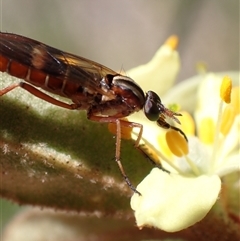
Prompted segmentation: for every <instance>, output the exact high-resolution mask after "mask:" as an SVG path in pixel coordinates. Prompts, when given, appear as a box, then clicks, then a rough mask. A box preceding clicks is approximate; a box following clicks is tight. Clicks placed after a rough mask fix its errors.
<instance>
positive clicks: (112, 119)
mask: <svg viewBox="0 0 240 241" xmlns="http://www.w3.org/2000/svg"><path fill="white" fill-rule="evenodd" d="M88 119H89V120H92V121H97V122H105V123H115V124H116V126H117V133H116V152H115V161H116V162H117V165H118V167H119V169H120V172H121V174H122V176H123V178H124V180H125V181H126V183H127V185H128V186H129V187H130V188H131V189H132V190H133V191H134V192H135V193H137V194H138V195H140V196H141V193H140V192H139V191H137V190H136V188H135V187H134V186H133V185H132V183H131V182H130V180H129V178H128V176H127V175H126V173H125V171H124V168H123V165H122V163H121V160H120V149H121V126H126V127H139V128H140V132H139V136H138V138H137V141H136V144H135V145H136V146H139V142H140V140H141V136H142V131H143V127H142V125H141V124H138V123H134V122H128V121H124V120H121V119H118V118H115V117H101V116H94V115H92V114H91V113H90V112H89V113H88Z"/></svg>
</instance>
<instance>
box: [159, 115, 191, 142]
mask: <svg viewBox="0 0 240 241" xmlns="http://www.w3.org/2000/svg"><path fill="white" fill-rule="evenodd" d="M157 124H158V125H159V126H160V127H162V128H164V129H173V130H175V131H178V132H179V133H180V134H181V135H182V136H183V137H184V139H185V140H186V141H187V142H188V139H187V137H186V135H185V133H184V132H183V131H182V130H181V129H179V128H177V127H175V126H172V125H170V124H169V123H167V122H166V121H165V118H164V117H162V116H160V117H159V119H158V120H157Z"/></svg>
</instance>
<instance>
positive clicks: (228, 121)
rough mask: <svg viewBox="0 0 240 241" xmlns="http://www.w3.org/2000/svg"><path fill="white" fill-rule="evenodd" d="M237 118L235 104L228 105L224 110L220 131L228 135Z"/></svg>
mask: <svg viewBox="0 0 240 241" xmlns="http://www.w3.org/2000/svg"><path fill="white" fill-rule="evenodd" d="M234 118H235V110H234V108H233V105H228V106H226V108H225V109H224V111H223V114H222V118H221V123H220V132H221V133H222V134H223V135H224V136H226V135H227V134H228V132H229V131H230V129H231V127H232V124H233V122H234Z"/></svg>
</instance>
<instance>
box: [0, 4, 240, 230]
mask: <svg viewBox="0 0 240 241" xmlns="http://www.w3.org/2000/svg"><path fill="white" fill-rule="evenodd" d="M0 10H1V11H0V14H1V15H0V16H1V18H0V23H1V25H0V26H1V31H3V32H9V33H17V34H20V35H24V36H27V37H30V38H33V39H36V40H39V41H41V42H44V43H46V44H48V45H51V46H54V47H56V48H59V49H61V50H64V51H67V52H70V53H74V54H76V55H81V56H83V57H86V58H89V59H92V60H94V61H96V62H99V63H101V64H104V65H106V66H108V67H110V68H112V69H114V70H119V69H124V70H128V69H130V68H132V67H135V66H137V65H140V64H143V63H145V62H147V61H148V60H149V59H151V57H152V56H153V54H154V53H155V51H156V50H157V49H158V48H159V46H160V45H161V44H162V43H163V42H164V41H165V40H166V38H167V37H169V36H170V35H172V34H177V35H178V36H179V38H180V45H179V52H180V56H181V59H182V69H181V72H180V74H179V76H178V79H177V81H178V82H179V81H182V80H184V79H186V78H188V77H191V76H192V75H194V74H195V65H196V63H198V62H199V61H205V62H206V63H207V66H208V69H209V70H210V71H225V70H238V69H239V1H238V0H212V1H209V0H201V1H197V0H195V1H194V0H181V1H176V0H148V1H146V0H145V1H144V0H137V1H136V0H135V1H128V0H121V1H112V0H101V1H89V0H81V1H79V0H68V1H59V0H52V1H48V0H35V1H33V0H1V5H0ZM146 81H147V80H146ZM0 87H1V84H0ZM0 175H2V174H0ZM0 178H2V177H0ZM0 185H1V182H0ZM17 209H18V208H17V206H16V205H12V204H10V203H9V202H7V201H5V200H0V217H1V223H0V225H1V228H2V227H4V224H5V223H6V222H7V221H8V220H9V218H10V217H11V216H12V215H13V214H14V212H15V211H16V210H17ZM1 232H2V230H1Z"/></svg>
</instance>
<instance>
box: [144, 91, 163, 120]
mask: <svg viewBox="0 0 240 241" xmlns="http://www.w3.org/2000/svg"><path fill="white" fill-rule="evenodd" d="M160 105H161V99H160V98H159V96H158V95H157V94H156V93H155V92H153V91H148V92H147V94H146V101H145V104H144V113H145V115H146V117H147V118H148V119H149V120H150V121H157V120H158V118H159V114H160V112H161V109H160V108H159V107H160Z"/></svg>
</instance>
